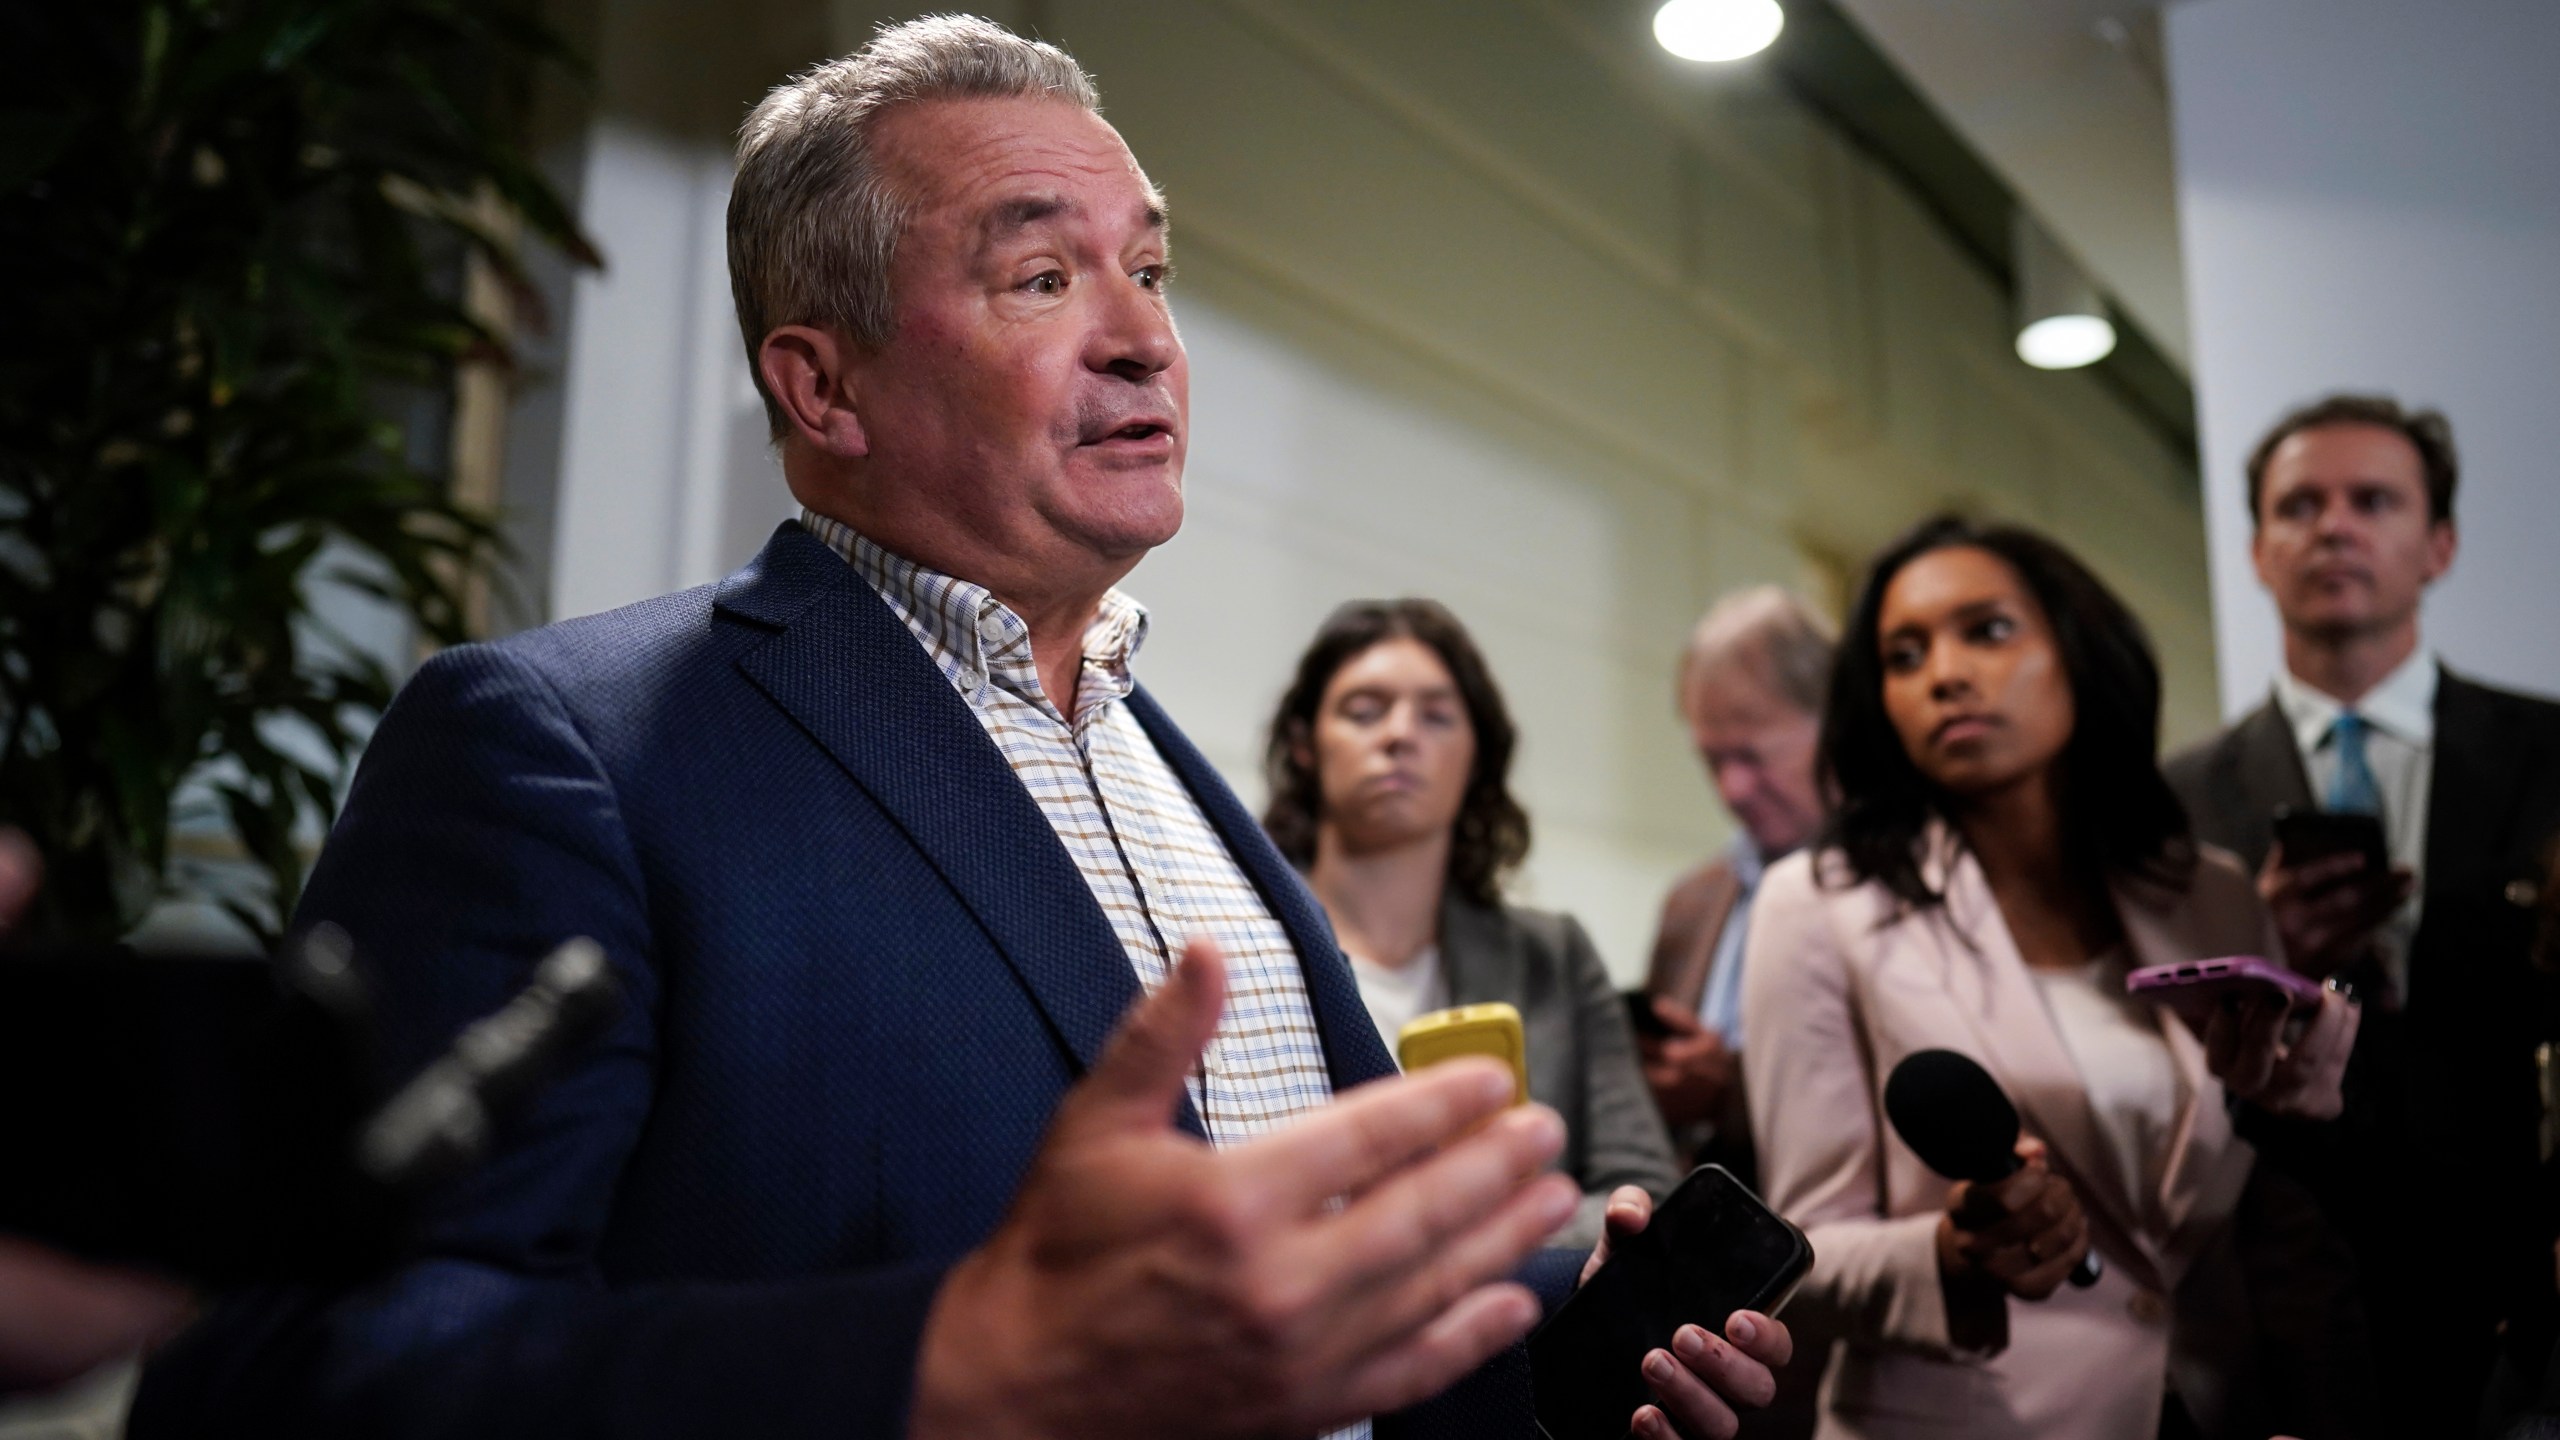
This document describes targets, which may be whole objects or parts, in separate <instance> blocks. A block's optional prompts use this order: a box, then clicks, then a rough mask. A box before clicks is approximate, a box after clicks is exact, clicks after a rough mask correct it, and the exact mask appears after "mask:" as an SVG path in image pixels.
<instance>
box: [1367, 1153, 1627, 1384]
mask: <svg viewBox="0 0 2560 1440" xmlns="http://www.w3.org/2000/svg"><path fill="white" fill-rule="evenodd" d="M1580 1198H1581V1192H1580V1191H1579V1190H1577V1189H1576V1188H1575V1186H1574V1183H1573V1182H1572V1181H1571V1180H1569V1179H1567V1178H1565V1177H1564V1176H1561V1175H1541V1176H1539V1177H1537V1178H1536V1179H1535V1180H1534V1181H1532V1182H1531V1183H1530V1184H1529V1185H1528V1186H1526V1187H1524V1188H1523V1189H1522V1190H1521V1191H1520V1192H1519V1193H1518V1194H1516V1195H1513V1196H1512V1197H1511V1198H1510V1199H1508V1200H1506V1201H1504V1202H1503V1204H1502V1205H1501V1206H1499V1207H1498V1208H1497V1209H1496V1210H1495V1211H1494V1212H1493V1213H1492V1214H1491V1215H1490V1216H1488V1217H1486V1219H1485V1220H1484V1221H1483V1222H1482V1223H1480V1224H1478V1225H1476V1226H1474V1227H1472V1228H1470V1229H1468V1230H1466V1231H1464V1232H1462V1233H1460V1234H1458V1235H1456V1236H1454V1237H1452V1238H1450V1239H1449V1240H1446V1241H1444V1242H1442V1243H1441V1244H1439V1245H1436V1246H1434V1247H1432V1248H1431V1249H1429V1250H1427V1251H1425V1252H1423V1253H1421V1254H1420V1255H1418V1256H1415V1257H1413V1259H1412V1261H1411V1263H1410V1264H1409V1265H1408V1266H1407V1267H1405V1268H1404V1269H1402V1270H1399V1271H1397V1272H1394V1273H1391V1274H1388V1275H1386V1276H1383V1277H1381V1278H1380V1282H1379V1283H1378V1284H1375V1285H1373V1286H1370V1287H1368V1289H1367V1291H1366V1293H1362V1292H1360V1291H1356V1290H1355V1291H1353V1292H1352V1293H1351V1298H1350V1300H1349V1301H1348V1303H1347V1305H1346V1307H1345V1308H1344V1309H1343V1310H1342V1311H1341V1312H1340V1313H1339V1316H1338V1318H1335V1319H1332V1320H1330V1321H1329V1322H1328V1323H1327V1325H1326V1330H1325V1339H1326V1342H1327V1345H1328V1348H1329V1349H1330V1350H1331V1351H1332V1352H1333V1353H1335V1354H1337V1355H1340V1356H1341V1357H1342V1360H1343V1363H1344V1364H1350V1363H1353V1362H1355V1361H1357V1359H1358V1358H1359V1357H1361V1356H1363V1355H1371V1354H1375V1353H1377V1352H1379V1351H1382V1350H1386V1349H1389V1348H1391V1347H1393V1346H1394V1345H1396V1344H1397V1343H1399V1342H1401V1341H1403V1340H1404V1339H1406V1338H1407V1337H1409V1336H1411V1335H1414V1334H1416V1333H1419V1332H1420V1331H1422V1330H1424V1329H1426V1328H1427V1327H1429V1326H1430V1325H1431V1324H1432V1323H1433V1322H1434V1321H1436V1320H1437V1319H1438V1318H1439V1317H1440V1316H1441V1315H1443V1314H1445V1313H1447V1312H1448V1310H1449V1307H1450V1306H1452V1305H1455V1304H1456V1303H1458V1302H1459V1301H1460V1300H1462V1299H1464V1298H1466V1297H1467V1296H1468V1295H1471V1294H1473V1293H1475V1292H1476V1291H1477V1290H1478V1289H1481V1288H1482V1287H1484V1286H1486V1285H1490V1284H1493V1283H1494V1282H1496V1281H1499V1280H1502V1279H1503V1278H1505V1277H1506V1276H1509V1275H1510V1274H1512V1273H1513V1272H1514V1271H1516V1270H1518V1269H1519V1268H1520V1264H1521V1262H1522V1261H1524V1260H1526V1259H1528V1258H1529V1256H1530V1255H1531V1254H1532V1253H1533V1252H1535V1251H1536V1250H1537V1249H1538V1247H1539V1246H1541V1245H1544V1244H1545V1243H1546V1242H1547V1237H1549V1236H1551V1235H1553V1234H1554V1233H1555V1232H1556V1228H1557V1227H1558V1226H1560V1225H1562V1224H1563V1223H1564V1222H1565V1221H1567V1220H1569V1219H1571V1218H1573V1206H1574V1202H1575V1201H1576V1200H1578V1199H1580Z"/></svg>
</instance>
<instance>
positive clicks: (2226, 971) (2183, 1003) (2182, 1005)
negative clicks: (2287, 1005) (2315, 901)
mask: <svg viewBox="0 0 2560 1440" xmlns="http://www.w3.org/2000/svg"><path fill="white" fill-rule="evenodd" d="M2270 986H2272V987H2273V988H2274V989H2275V990H2276V992H2277V993H2278V994H2281V995H2283V996H2284V997H2285V999H2286V1000H2287V1001H2289V1002H2291V1005H2292V1008H2293V1009H2294V1010H2296V1011H2303V1010H2316V1009H2318V1008H2319V1006H2320V982H2319V981H2317V980H2314V979H2311V978H2310V977H2309V976H2305V975H2297V974H2295V973H2294V972H2293V971H2291V970H2287V969H2286V968H2284V967H2283V966H2282V965H2278V964H2277V963H2275V962H2274V961H2272V960H2266V959H2261V958H2260V957H2258V956H2255V955H2225V956H2223V957H2221V958H2220V959H2216V960H2181V961H2179V962H2178V963H2177V964H2175V965H2152V966H2147V967H2145V968H2143V969H2140V970H2136V971H2134V972H2133V973H2132V974H2130V975H2127V976H2126V977H2124V989H2125V993H2126V994H2128V995H2132V996H2135V997H2137V998H2139V999H2143V1000H2150V1001H2153V1002H2155V1003H2158V1004H2162V1005H2167V1006H2169V1007H2170V1008H2171V1009H2173V1010H2176V1011H2177V1012H2178V1014H2179V1015H2181V1016H2183V1017H2184V1018H2185V1019H2186V1021H2187V1023H2188V1025H2189V1026H2191V1027H2192V1028H2194V1029H2197V1030H2202V1029H2203V1028H2204V1025H2205V1022H2206V1021H2207V1020H2209V1019H2211V1018H2212V1016H2213V1011H2214V1007H2216V1006H2218V1005H2220V1004H2221V1003H2222V1001H2223V997H2224V996H2227V995H2262V994H2265V993H2266V990H2267V988H2268V987H2270Z"/></svg>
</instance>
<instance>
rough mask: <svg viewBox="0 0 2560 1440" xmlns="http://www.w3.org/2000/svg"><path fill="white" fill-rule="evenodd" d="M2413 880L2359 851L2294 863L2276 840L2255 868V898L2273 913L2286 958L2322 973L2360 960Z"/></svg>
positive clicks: (2406, 871) (2401, 869)
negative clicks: (2376, 863) (2261, 901)
mask: <svg viewBox="0 0 2560 1440" xmlns="http://www.w3.org/2000/svg"><path fill="white" fill-rule="evenodd" d="M2414 883H2415V877H2414V876H2412V874H2411V873H2410V870H2409V867H2407V866H2405V865H2391V866H2377V865H2375V864H2374V860H2373V857H2372V856H2371V855H2370V854H2368V853H2367V852H2365V851H2363V850H2341V851H2337V852H2334V853H2331V854H2326V855H2319V856H2314V857H2308V858H2304V859H2301V860H2298V861H2297V860H2294V859H2292V858H2290V857H2288V855H2287V854H2286V851H2285V845H2284V842H2283V841H2282V840H2278V841H2277V842H2276V843H2275V845H2274V847H2273V848H2271V849H2269V850H2268V851H2267V861H2266V863H2265V864H2264V865H2262V866H2260V867H2258V898H2260V899H2261V900H2264V901H2265V902H2266V905H2267V909H2268V910H2269V911H2270V912H2272V913H2273V914H2274V915H2275V920H2276V933H2277V935H2278V936H2279V937H2280V938H2282V939H2283V941H2284V953H2285V958H2286V959H2287V960H2288V961H2289V962H2290V963H2291V964H2292V965H2293V967H2294V968H2295V969H2296V970H2300V971H2302V972H2303V973H2304V974H2307V975H2315V976H2316V975H2325V974H2328V973H2329V972H2331V971H2333V970H2339V969H2343V968H2345V967H2346V966H2347V965H2349V964H2351V963H2353V962H2354V961H2356V960H2358V959H2360V958H2362V956H2363V955H2364V953H2365V951H2366V949H2367V947H2369V946H2371V945H2372V943H2373V937H2374V935H2375V933H2376V932H2377V931H2379V930H2381V928H2382V924H2383V922H2384V921H2386V920H2388V919H2390V918H2391V915H2392V912H2393V911H2396V910H2398V909H2399V908H2400V906H2401V904H2402V903H2403V902H2405V901H2406V900H2408V898H2409V891H2410V888H2411V886H2412V885H2413V884H2414Z"/></svg>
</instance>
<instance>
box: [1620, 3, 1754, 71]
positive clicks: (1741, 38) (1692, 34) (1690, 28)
mask: <svg viewBox="0 0 2560 1440" xmlns="http://www.w3.org/2000/svg"><path fill="white" fill-rule="evenodd" d="M1786 23H1787V12H1786V11H1784V10H1781V9H1779V8H1778V0H1666V3H1665V4H1664V5H1663V7H1662V8H1661V9H1659V10H1656V11H1654V12H1653V38H1654V39H1656V40H1659V41H1661V42H1662V48H1663V49H1665V50H1668V51H1670V52H1671V53H1672V54H1674V55H1677V56H1679V57H1680V58H1681V59H1683V60H1739V59H1741V58H1742V57H1744V56H1746V55H1757V54H1759V53H1760V52H1761V51H1763V50H1766V49H1768V48H1769V43H1770V42H1771V41H1773V40H1775V39H1777V38H1778V32H1779V31H1780V30H1782V29H1784V28H1785V27H1786Z"/></svg>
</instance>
